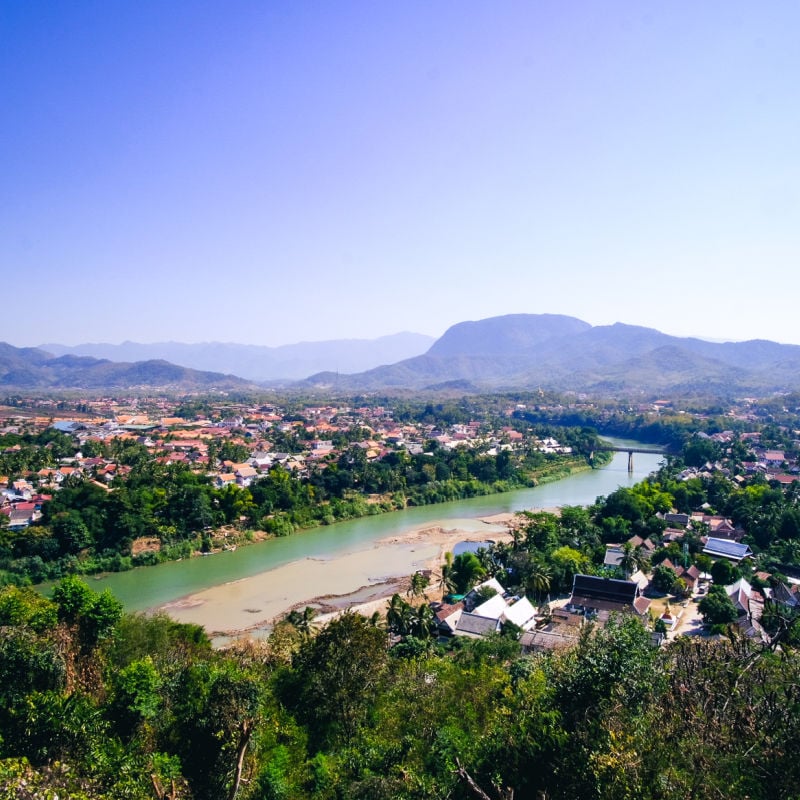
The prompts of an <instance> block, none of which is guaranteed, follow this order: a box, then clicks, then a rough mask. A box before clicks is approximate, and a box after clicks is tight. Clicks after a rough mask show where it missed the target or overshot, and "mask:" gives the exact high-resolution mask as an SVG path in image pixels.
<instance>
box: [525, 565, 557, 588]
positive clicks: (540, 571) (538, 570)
mask: <svg viewBox="0 0 800 800" xmlns="http://www.w3.org/2000/svg"><path fill="white" fill-rule="evenodd" d="M529 570H530V571H529V572H528V581H527V583H528V586H529V587H530V589H531V591H532V592H533V593H534V595H536V596H537V597H538V596H541V595H542V594H544V593H545V592H547V591H549V590H550V580H551V578H552V575H551V574H550V570H549V569H548V568H547V564H545V563H544V562H543V561H540V560H539V559H538V558H536V559H533V560H532V561H531V562H530V567H529Z"/></svg>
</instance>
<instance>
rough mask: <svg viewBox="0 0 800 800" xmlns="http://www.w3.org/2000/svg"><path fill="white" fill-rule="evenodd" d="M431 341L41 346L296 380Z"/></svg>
mask: <svg viewBox="0 0 800 800" xmlns="http://www.w3.org/2000/svg"><path fill="white" fill-rule="evenodd" d="M433 342H434V339H433V337H431V336H424V335H422V334H419V333H397V334H393V335H391V336H381V337H380V338H378V339H339V340H331V341H325V342H299V343H297V344H288V345H283V346H281V347H263V346H260V345H247V344H234V343H224V342H205V343H201V344H183V343H181V342H158V343H156V344H139V343H137V342H123V343H122V344H79V345H75V346H74V347H68V346H65V345H60V344H43V345H41V348H42V349H43V350H46V351H48V352H50V353H54V354H55V355H58V356H61V355H79V356H92V357H94V358H105V359H109V360H112V361H146V360H152V359H165V360H167V361H170V362H172V363H173V364H181V365H182V366H184V367H191V368H192V369H199V370H212V371H215V372H223V373H225V374H233V375H239V376H240V377H242V378H246V379H248V380H251V381H275V380H291V381H296V380H301V379H303V378H305V377H307V376H308V375H311V374H312V373H315V372H321V371H322V370H329V371H331V372H334V373H335V372H337V371H338V372H343V373H353V372H363V371H365V370H368V369H372V368H374V367H378V366H380V365H381V364H394V363H395V362H397V361H402V360H404V359H407V358H411V357H412V356H416V355H419V354H421V353H424V352H425V351H426V350H427V349H428V348H429V347H430V346H431V344H433Z"/></svg>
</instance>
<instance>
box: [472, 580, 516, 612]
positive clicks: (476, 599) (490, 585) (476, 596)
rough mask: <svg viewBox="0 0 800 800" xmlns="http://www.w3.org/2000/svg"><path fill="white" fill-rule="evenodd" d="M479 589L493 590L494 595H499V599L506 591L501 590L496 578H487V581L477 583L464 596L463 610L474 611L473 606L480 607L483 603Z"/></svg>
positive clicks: (501, 587)
mask: <svg viewBox="0 0 800 800" xmlns="http://www.w3.org/2000/svg"><path fill="white" fill-rule="evenodd" d="M481 589H494V591H495V594H499V595H500V596H501V597H502V596H503V595H504V594H505V592H506V590H505V589H504V588H503V586H502V584H501V583H500V581H498V580H497V578H489V580H486V581H484V582H483V583H479V584H478V585H477V586H476V587H475V588H474V589H472V590H471V591H469V592H468V593H467V594H466V595H465V596H464V609H465V610H466V611H470V612H472V611H474V610H475V606H477V605H480V603H481V602H483V600H482V598H481V596H480V591H481Z"/></svg>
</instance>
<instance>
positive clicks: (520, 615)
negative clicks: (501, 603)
mask: <svg viewBox="0 0 800 800" xmlns="http://www.w3.org/2000/svg"><path fill="white" fill-rule="evenodd" d="M502 619H503V621H504V622H510V623H511V624H512V625H516V626H517V627H518V628H522V630H524V631H527V630H529V629H530V628H532V627H533V626H534V625H535V624H536V609H535V608H534V607H533V604H532V603H531V601H530V600H528V598H527V597H521V598H520V599H519V600H517V601H516V602H514V603H512V604H511V605H508V606H506V609H505V611H504V612H503V617H502Z"/></svg>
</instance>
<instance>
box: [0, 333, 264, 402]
mask: <svg viewBox="0 0 800 800" xmlns="http://www.w3.org/2000/svg"><path fill="white" fill-rule="evenodd" d="M0 386H3V387H6V388H11V389H17V390H28V391H48V390H52V391H60V390H64V389H75V390H108V389H127V390H152V389H162V390H173V391H174V390H179V391H187V390H199V391H210V390H211V389H221V390H232V389H239V390H245V389H249V388H253V384H252V383H251V382H249V381H245V380H243V379H242V378H237V377H235V376H234V375H222V374H221V373H218V372H202V371H199V370H194V369H188V368H187V367H181V366H178V365H176V364H170V363H169V362H168V361H163V360H157V359H151V360H149V361H137V362H135V363H132V364H131V363H120V362H114V361H108V360H107V359H99V358H91V357H88V356H74V355H63V356H54V355H53V354H52V353H48V352H46V351H44V350H41V349H39V348H36V347H13V346H12V345H10V344H6V343H5V342H0Z"/></svg>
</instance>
